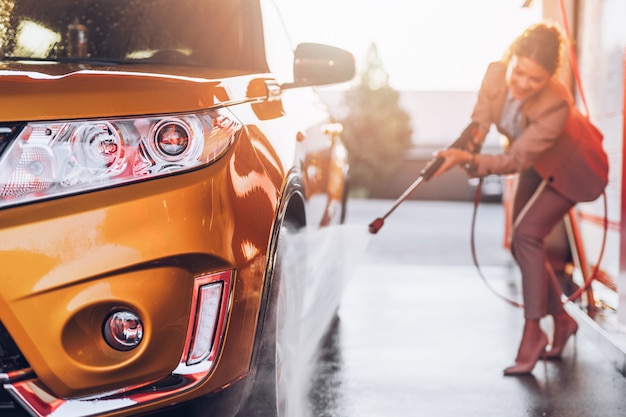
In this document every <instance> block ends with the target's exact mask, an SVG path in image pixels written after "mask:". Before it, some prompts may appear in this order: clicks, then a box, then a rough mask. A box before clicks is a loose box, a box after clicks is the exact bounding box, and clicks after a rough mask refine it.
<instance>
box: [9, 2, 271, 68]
mask: <svg viewBox="0 0 626 417" xmlns="http://www.w3.org/2000/svg"><path fill="white" fill-rule="evenodd" d="M260 19H261V17H260V12H259V6H258V0H228V1H224V0H0V34H1V35H2V39H1V44H0V52H1V53H2V56H3V57H4V59H13V60H16V59H23V58H27V59H41V60H57V61H63V60H80V61H81V62H82V61H94V62H102V61H103V62H107V63H111V62H113V63H120V62H123V63H129V62H131V63H132V62H142V63H143V62H156V63H162V64H184V65H199V66H205V67H214V68H232V69H239V70H245V71H263V70H265V68H266V66H267V65H266V63H265V57H264V53H263V38H262V36H263V33H262V25H261V21H260Z"/></svg>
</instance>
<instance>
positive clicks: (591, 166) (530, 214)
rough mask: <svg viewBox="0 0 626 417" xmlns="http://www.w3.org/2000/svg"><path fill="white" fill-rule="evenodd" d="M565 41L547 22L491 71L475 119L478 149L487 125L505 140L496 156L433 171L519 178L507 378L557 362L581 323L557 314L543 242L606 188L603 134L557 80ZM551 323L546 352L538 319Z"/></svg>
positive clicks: (459, 159) (464, 153) (454, 156)
mask: <svg viewBox="0 0 626 417" xmlns="http://www.w3.org/2000/svg"><path fill="white" fill-rule="evenodd" d="M562 46H563V38H562V36H561V33H560V31H559V29H558V28H557V27H555V26H553V25H549V24H546V23H540V24H536V25H533V26H531V27H529V28H528V29H526V30H525V31H524V32H523V33H522V34H521V35H520V36H519V37H518V38H517V39H515V41H514V42H513V43H512V44H511V45H510V47H509V48H508V50H507V51H506V53H505V55H504V57H503V59H502V60H501V61H498V62H495V63H492V64H490V65H489V67H488V69H487V71H486V73H485V76H484V79H483V82H482V84H481V87H480V90H479V93H478V99H477V102H476V105H475V108H474V111H473V113H472V117H471V118H472V121H474V122H476V123H478V125H479V128H478V129H477V133H476V135H475V136H474V143H475V144H479V143H482V141H483V140H484V139H485V136H486V134H487V132H488V130H489V128H490V126H491V125H492V124H495V126H496V127H497V129H498V130H499V132H500V133H502V134H503V135H504V136H506V137H507V138H508V139H509V145H508V146H507V147H506V149H505V152H504V153H502V154H475V153H473V152H471V151H468V150H463V149H455V148H450V149H446V150H442V151H440V152H438V153H437V154H436V156H437V157H443V158H445V161H444V163H443V164H442V166H441V167H440V169H439V170H438V171H437V173H436V174H435V175H441V174H442V173H443V172H445V171H447V170H449V169H451V168H452V167H454V166H457V165H462V166H464V167H465V168H466V169H467V171H468V174H469V175H472V176H476V177H483V176H486V175H489V174H510V173H519V180H518V181H519V182H518V186H517V190H516V192H515V197H514V202H513V222H514V227H513V234H512V241H511V252H512V255H513V257H514V259H515V261H516V262H517V264H518V266H519V268H520V271H521V275H522V296H523V300H524V318H525V321H524V328H523V332H522V337H521V341H520V345H519V349H518V353H517V357H516V358H515V364H514V365H512V366H510V367H508V368H506V369H505V370H504V374H505V375H522V374H527V373H530V372H532V370H533V368H534V366H535V364H536V362H537V361H538V360H539V358H541V357H543V356H544V355H545V357H547V358H554V359H555V358H560V356H561V353H562V351H563V347H564V346H565V344H566V342H567V340H568V339H569V338H570V336H572V335H574V334H575V333H576V331H577V330H578V324H577V323H576V321H575V320H574V319H573V318H571V317H570V316H569V315H568V314H567V313H566V311H565V310H564V308H563V304H562V302H561V292H560V289H559V288H558V286H557V283H555V282H554V281H553V280H552V279H551V278H550V271H549V265H548V264H547V262H548V259H547V252H546V247H545V243H544V238H545V237H546V236H547V235H548V234H549V233H550V231H551V230H552V229H553V228H554V226H555V225H556V224H557V223H558V222H559V221H561V220H562V218H563V216H564V215H565V214H566V213H568V211H569V210H570V209H571V208H572V207H573V206H574V205H575V204H576V203H577V202H581V201H592V200H595V199H596V198H598V196H600V195H601V193H602V191H603V190H604V188H605V186H606V184H607V171H608V163H607V158H606V154H605V153H604V151H603V149H602V143H601V140H602V135H601V134H600V133H599V132H598V131H597V129H595V127H594V126H593V125H591V124H590V123H589V122H588V120H587V119H586V118H585V117H584V116H583V115H581V114H580V112H579V111H578V110H577V109H576V107H575V104H574V100H573V98H572V96H571V94H570V92H569V89H568V88H567V87H566V86H565V85H564V84H563V83H562V82H560V81H559V80H558V78H557V76H556V75H555V74H556V72H557V70H558V68H559V65H560V60H561V50H562ZM546 315H551V316H552V317H553V319H554V334H553V337H552V342H551V347H550V349H549V350H546V349H547V347H548V337H547V336H546V334H545V333H544V332H543V331H542V329H541V327H540V324H539V321H540V319H541V318H543V317H545V316H546Z"/></svg>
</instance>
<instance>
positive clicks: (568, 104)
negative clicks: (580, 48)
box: [472, 62, 608, 202]
mask: <svg viewBox="0 0 626 417" xmlns="http://www.w3.org/2000/svg"><path fill="white" fill-rule="evenodd" d="M505 75H506V64H504V63H502V62H494V63H492V64H490V65H489V67H488V68H487V72H486V73H485V77H484V79H483V82H482V84H481V87H480V90H479V92H478V99H477V102H476V106H475V107H474V112H473V113H472V121H474V122H477V123H479V124H480V126H481V127H482V128H483V129H485V131H488V130H489V127H490V126H491V124H492V123H493V124H495V125H496V127H497V128H498V130H499V131H500V132H501V133H503V134H504V135H506V134H507V133H506V132H505V131H504V130H503V129H502V127H501V126H499V122H500V116H501V114H502V109H503V107H504V101H505V100H506V97H507V93H508V87H507V85H506V80H505ZM521 112H522V124H523V130H522V133H521V134H520V135H519V137H518V138H516V139H514V140H511V141H510V146H508V147H507V148H506V149H505V151H504V153H502V154H481V155H479V156H478V157H477V158H476V163H477V165H476V167H475V170H474V174H475V175H477V176H485V175H489V174H510V173H515V172H520V171H523V170H526V169H528V168H531V167H534V168H535V169H536V170H537V172H538V173H539V175H541V177H542V178H543V179H545V180H548V182H549V184H550V186H552V187H553V188H554V189H555V190H557V191H558V192H560V193H561V194H563V195H564V196H565V197H567V198H568V199H570V200H572V201H574V202H580V201H592V200H595V199H596V198H598V197H599V196H600V195H601V194H602V191H603V190H604V188H605V187H606V184H607V182H608V159H607V156H606V153H605V152H604V149H603V148H602V134H601V133H600V131H599V130H598V129H597V128H596V127H595V126H593V125H592V124H591V123H590V122H589V121H588V119H587V118H585V117H584V116H583V115H582V114H581V113H580V112H579V111H578V109H577V108H576V106H575V104H574V100H573V98H572V95H571V94H570V92H569V90H568V89H567V87H565V85H563V84H562V83H561V82H560V81H559V80H558V79H557V78H556V77H553V78H552V79H551V80H550V82H549V83H548V85H547V86H546V88H544V89H543V90H542V91H540V92H539V93H537V94H536V95H535V96H533V97H530V98H529V99H527V100H526V101H525V102H524V104H523V107H522V109H521Z"/></svg>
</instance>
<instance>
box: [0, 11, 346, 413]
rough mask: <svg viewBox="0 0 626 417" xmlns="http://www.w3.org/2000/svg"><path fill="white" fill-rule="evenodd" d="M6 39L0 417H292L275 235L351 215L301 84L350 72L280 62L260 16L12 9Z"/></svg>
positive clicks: (339, 57)
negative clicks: (197, 416)
mask: <svg viewBox="0 0 626 417" xmlns="http://www.w3.org/2000/svg"><path fill="white" fill-rule="evenodd" d="M0 28H1V34H2V43H1V44H0V49H1V51H2V56H3V59H2V63H1V64H0V92H1V95H2V96H1V97H2V100H1V101H0V109H1V112H0V264H1V265H2V268H0V381H1V382H2V389H1V390H0V415H3V413H13V414H11V415H16V414H15V413H17V415H21V414H20V413H22V411H23V415H26V414H28V415H33V416H46V415H53V416H84V415H136V414H143V413H151V412H155V411H159V410H163V409H168V408H170V407H190V409H191V408H197V407H202V408H203V409H207V410H219V411H220V414H219V415H234V414H235V413H236V412H237V410H239V409H240V408H241V407H246V408H247V409H248V410H252V411H251V413H254V412H263V413H267V414H264V415H276V414H277V415H283V414H284V413H285V407H286V405H285V398H284V396H281V395H280V393H281V392H283V391H284V390H285V387H284V385H285V382H284V380H283V379H282V378H281V377H280V373H278V372H277V370H278V371H283V370H284V369H283V367H284V366H286V363H284V361H283V359H284V358H283V356H282V354H281V348H280V346H281V343H286V340H285V339H284V338H285V337H288V336H286V335H285V333H284V332H283V331H282V327H281V326H282V323H284V322H285V314H283V313H284V311H285V303H286V302H287V301H289V300H287V301H285V298H286V297H285V295H284V294H285V288H286V287H287V285H293V282H294V280H299V279H301V278H302V276H301V274H302V273H303V270H304V265H303V264H302V263H301V262H291V261H290V258H289V257H288V256H287V254H286V252H288V251H289V249H294V248H293V247H289V246H284V245H285V243H289V242H286V241H285V239H287V238H288V236H290V235H291V236H294V235H297V233H296V232H297V231H302V230H315V229H318V228H323V227H324V226H326V225H332V224H337V223H340V222H341V220H342V216H343V210H344V209H345V207H344V200H343V198H344V196H345V192H346V189H345V177H346V175H347V163H346V159H345V158H346V155H345V150H344V149H343V147H342V144H341V140H340V139H339V136H338V134H339V132H340V126H337V125H335V124H332V123H331V120H330V118H329V115H328V113H327V112H326V110H325V108H324V107H323V106H321V105H320V102H319V100H318V98H317V96H316V95H315V93H314V91H313V90H312V89H311V87H312V86H314V85H322V84H329V83H336V82H344V81H347V80H349V79H351V78H352V77H353V74H354V59H353V57H352V55H350V54H349V53H347V52H346V51H343V50H341V49H338V48H333V47H330V46H325V45H318V44H301V45H299V46H298V47H297V48H296V49H295V51H292V50H291V49H290V48H289V47H288V42H287V41H286V38H284V37H283V34H282V32H281V31H280V29H281V27H280V25H279V14H278V13H277V11H276V9H275V8H274V5H273V3H271V2H270V1H265V0H229V1H221V0H127V1H123V2H122V1H116V0H55V1H49V2H42V1H41V0H7V1H4V2H2V5H0ZM283 250H284V251H285V253H283ZM300 252H303V253H305V254H306V253H307V250H306V248H300ZM324 278H326V279H327V281H328V282H324V283H321V284H320V285H328V291H333V289H332V285H334V284H335V283H336V280H333V277H332V276H326V277H324ZM289 283H292V284H289ZM277 346H278V347H277ZM266 378H267V379H269V380H270V382H271V383H270V384H268V385H263V386H261V384H259V383H258V381H260V380H262V379H266ZM259 398H262V399H263V398H264V399H265V400H268V401H264V405H263V406H261V404H260V403H258V402H256V401H259ZM265 403H267V404H265ZM263 407H265V408H263ZM20 410H22V411H20ZM174 410H175V411H174V412H175V415H187V413H186V411H184V410H182V409H181V408H175V409H174ZM259 410H263V411H259Z"/></svg>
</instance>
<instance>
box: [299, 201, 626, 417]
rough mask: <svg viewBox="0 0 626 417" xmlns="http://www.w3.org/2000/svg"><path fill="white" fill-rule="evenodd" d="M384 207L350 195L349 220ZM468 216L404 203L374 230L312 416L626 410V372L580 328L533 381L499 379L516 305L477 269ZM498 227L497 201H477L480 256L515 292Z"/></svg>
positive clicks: (321, 372) (320, 368)
mask: <svg viewBox="0 0 626 417" xmlns="http://www.w3.org/2000/svg"><path fill="white" fill-rule="evenodd" d="M391 203H392V202H390V201H382V200H378V201H376V200H375V201H371V200H351V201H350V202H349V207H348V210H349V211H348V220H347V222H348V223H349V224H363V227H367V224H369V222H370V221H372V220H374V219H375V218H376V217H378V216H381V215H382V214H383V213H384V212H385V211H386V210H387V209H388V208H389V207H390V206H391ZM471 211H472V207H471V203H458V202H424V201H407V202H405V203H403V205H401V206H400V207H399V208H398V209H397V210H396V211H395V212H394V213H393V214H392V215H391V216H390V217H389V218H388V219H387V220H386V221H385V225H384V226H383V228H382V229H381V230H380V231H379V232H378V234H377V235H375V236H373V237H372V239H371V241H370V242H369V245H368V248H367V251H366V253H365V254H364V256H363V259H362V262H361V263H360V265H359V266H358V268H357V270H356V273H355V274H354V276H353V277H352V279H351V281H350V283H349V285H348V287H347V290H346V293H345V295H344V297H343V300H342V304H341V307H340V309H339V311H338V314H337V317H336V319H335V320H334V322H333V325H332V328H331V330H330V331H329V332H328V334H327V336H326V338H325V340H324V344H323V345H322V348H321V351H320V357H319V359H318V361H317V363H316V371H315V375H314V384H313V390H312V392H311V395H310V397H311V402H312V405H311V407H312V410H311V414H312V415H313V416H316V417H380V416H435V417H448V416H450V417H452V416H454V417H458V416H465V417H473V416H480V417H490V416H494V417H508V416H511V417H513V416H514V417H518V416H532V417H534V416H547V417H596V416H597V417H618V416H625V415H626V378H624V376H622V374H621V373H619V372H617V371H616V370H615V368H614V367H613V366H612V365H611V364H610V363H609V361H607V360H606V358H604V357H603V356H601V355H600V353H599V351H598V349H597V347H596V346H595V345H594V343H592V342H591V340H590V339H588V338H586V337H585V336H584V335H578V337H577V338H576V339H575V340H570V342H569V343H568V345H567V346H566V349H565V352H564V358H563V360H561V361H549V362H541V361H540V362H539V363H537V365H536V367H535V369H534V371H533V374H532V375H531V376H524V377H505V376H503V375H502V370H503V369H504V368H505V367H506V366H508V365H510V364H512V361H513V359H514V357H515V354H516V351H517V346H518V343H519V338H520V336H521V329H522V312H521V310H519V309H518V308H515V307H512V306H510V305H509V304H507V303H505V302H503V301H502V300H500V299H499V298H497V297H496V296H494V295H493V294H492V293H491V292H490V291H489V290H488V289H487V288H486V287H485V285H484V284H483V283H482V281H481V280H480V278H479V276H478V275H477V272H476V269H475V267H474V266H473V264H472V260H471V253H470V246H469V233H470V222H471ZM503 224H504V223H503V215H502V208H501V206H499V205H497V204H484V205H481V207H480V208H479V215H478V224H477V235H476V245H477V251H478V254H479V260H480V263H481V266H482V268H483V271H484V273H485V275H486V276H487V278H488V279H489V281H490V283H491V284H492V285H493V287H494V288H495V289H496V290H498V291H500V292H501V293H503V294H506V295H507V296H510V297H518V296H519V295H518V294H517V292H516V288H517V282H518V281H517V280H518V273H517V270H516V268H515V266H514V265H513V263H512V261H511V259H510V255H509V253H508V251H507V250H506V249H504V248H503V247H502V226H503ZM542 324H543V325H544V328H545V329H546V331H547V332H549V330H550V325H551V323H550V322H549V321H547V320H546V321H545V322H544V323H542ZM548 334H549V333H548Z"/></svg>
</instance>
